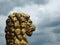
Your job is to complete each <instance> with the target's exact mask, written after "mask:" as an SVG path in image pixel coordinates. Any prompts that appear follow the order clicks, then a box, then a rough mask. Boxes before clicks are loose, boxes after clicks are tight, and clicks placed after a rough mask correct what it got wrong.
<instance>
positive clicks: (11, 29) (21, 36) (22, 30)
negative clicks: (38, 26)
mask: <svg viewBox="0 0 60 45" xmlns="http://www.w3.org/2000/svg"><path fill="white" fill-rule="evenodd" d="M33 31H35V26H34V25H33V24H32V21H31V20H30V16H29V15H28V14H25V13H18V12H14V13H12V14H10V15H9V16H8V18H7V20H6V27H5V33H6V34H5V38H6V45H28V41H27V39H26V35H28V36H31V35H32V33H33Z"/></svg>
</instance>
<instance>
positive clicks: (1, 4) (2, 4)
mask: <svg viewBox="0 0 60 45" xmlns="http://www.w3.org/2000/svg"><path fill="white" fill-rule="evenodd" d="M45 3H46V1H45V0H9V1H8V0H0V14H4V15H7V14H8V13H9V11H11V10H12V9H13V8H14V7H15V6H25V5H29V4H45Z"/></svg>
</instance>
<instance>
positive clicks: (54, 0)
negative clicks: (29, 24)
mask: <svg viewBox="0 0 60 45" xmlns="http://www.w3.org/2000/svg"><path fill="white" fill-rule="evenodd" d="M12 12H24V13H27V14H29V15H30V17H31V20H32V21H33V24H35V26H36V31H34V33H33V35H32V36H31V37H27V38H28V41H29V44H30V45H60V0H0V45H6V42H5V37H4V36H5V32H4V28H5V21H6V19H7V17H8V14H9V13H12Z"/></svg>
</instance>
